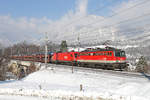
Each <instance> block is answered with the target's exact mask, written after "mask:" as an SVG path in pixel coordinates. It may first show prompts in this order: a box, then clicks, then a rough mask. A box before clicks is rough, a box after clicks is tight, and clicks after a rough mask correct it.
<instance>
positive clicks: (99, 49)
mask: <svg viewBox="0 0 150 100" xmlns="http://www.w3.org/2000/svg"><path fill="white" fill-rule="evenodd" d="M95 51H122V50H121V49H117V48H113V47H106V48H95V49H94V48H88V49H86V50H84V51H82V52H95Z"/></svg>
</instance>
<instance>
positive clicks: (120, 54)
mask: <svg viewBox="0 0 150 100" xmlns="http://www.w3.org/2000/svg"><path fill="white" fill-rule="evenodd" d="M115 56H116V57H125V56H126V55H125V51H120V50H119V51H115Z"/></svg>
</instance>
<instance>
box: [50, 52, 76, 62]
mask: <svg viewBox="0 0 150 100" xmlns="http://www.w3.org/2000/svg"><path fill="white" fill-rule="evenodd" d="M75 54H77V55H78V52H63V53H54V54H53V56H52V58H51V60H52V62H55V61H60V62H63V61H64V62H72V61H76V57H75Z"/></svg>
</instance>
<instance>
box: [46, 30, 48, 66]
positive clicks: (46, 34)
mask: <svg viewBox="0 0 150 100" xmlns="http://www.w3.org/2000/svg"><path fill="white" fill-rule="evenodd" d="M47 42H48V36H47V32H45V68H47Z"/></svg>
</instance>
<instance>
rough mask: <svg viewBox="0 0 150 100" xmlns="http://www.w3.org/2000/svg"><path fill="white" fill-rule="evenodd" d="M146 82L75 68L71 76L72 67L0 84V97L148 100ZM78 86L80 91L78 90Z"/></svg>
mask: <svg viewBox="0 0 150 100" xmlns="http://www.w3.org/2000/svg"><path fill="white" fill-rule="evenodd" d="M55 66H57V65H55ZM55 66H53V67H55ZM62 66H63V65H62ZM64 67H65V65H64ZM149 82H150V81H149V80H148V79H146V78H141V77H135V76H134V77H132V76H122V75H117V74H116V75H114V74H110V73H104V72H101V73H97V72H93V73H91V71H88V70H86V71H84V70H77V69H76V70H75V71H74V73H73V74H72V73H71V68H70V69H69V68H68V69H64V68H61V66H57V67H56V68H55V69H54V70H50V69H47V70H40V71H38V72H34V73H32V74H30V75H29V76H27V77H25V78H24V79H22V80H19V81H6V82H0V94H7V95H8V94H10V95H24V96H41V97H48V98H49V97H50V98H67V99H69V98H74V99H72V100H78V99H79V98H91V100H95V99H97V100H98V98H103V99H113V100H150V84H149ZM81 84H82V86H83V90H82V91H80V85H81ZM77 98H78V99H77Z"/></svg>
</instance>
